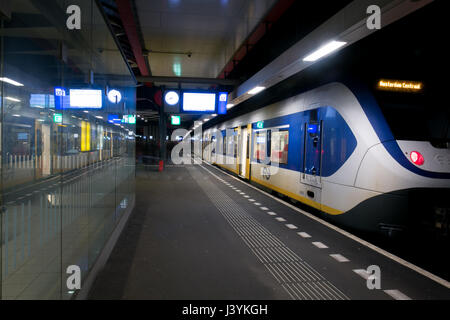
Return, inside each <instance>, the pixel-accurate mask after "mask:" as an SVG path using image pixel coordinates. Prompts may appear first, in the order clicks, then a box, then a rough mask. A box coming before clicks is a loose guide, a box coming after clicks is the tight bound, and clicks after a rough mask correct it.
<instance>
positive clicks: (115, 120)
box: [108, 114, 122, 124]
mask: <svg viewBox="0 0 450 320" xmlns="http://www.w3.org/2000/svg"><path fill="white" fill-rule="evenodd" d="M108 122H109V123H113V124H120V123H122V119H121V118H120V117H119V115H117V114H108Z"/></svg>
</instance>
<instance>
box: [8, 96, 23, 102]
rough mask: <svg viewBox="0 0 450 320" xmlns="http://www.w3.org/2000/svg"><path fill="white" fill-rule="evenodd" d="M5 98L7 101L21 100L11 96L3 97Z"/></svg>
mask: <svg viewBox="0 0 450 320" xmlns="http://www.w3.org/2000/svg"><path fill="white" fill-rule="evenodd" d="M5 99H6V100H9V101H14V102H20V101H21V100H19V99H16V98H11V97H5Z"/></svg>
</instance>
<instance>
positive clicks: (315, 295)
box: [188, 166, 348, 300]
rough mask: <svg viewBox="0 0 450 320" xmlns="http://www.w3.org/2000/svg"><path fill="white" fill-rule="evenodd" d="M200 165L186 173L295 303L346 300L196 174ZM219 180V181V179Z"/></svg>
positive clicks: (334, 288) (308, 266) (243, 211)
mask: <svg viewBox="0 0 450 320" xmlns="http://www.w3.org/2000/svg"><path fill="white" fill-rule="evenodd" d="M200 167H201V168H203V169H204V170H206V171H208V172H209V173H210V174H211V177H212V176H214V177H216V178H218V177H217V176H216V175H215V174H214V173H212V172H211V171H209V170H208V169H206V168H204V167H203V166H191V167H188V170H189V172H190V174H191V175H192V177H193V178H194V179H195V180H196V181H197V183H198V184H199V185H200V187H201V188H202V189H203V191H204V192H205V194H206V195H207V196H208V198H209V199H210V200H211V202H212V203H213V204H214V205H215V206H216V208H217V209H218V210H219V211H220V213H221V214H222V215H223V216H224V218H225V219H226V220H227V221H228V223H229V224H230V225H231V227H232V228H233V229H234V230H235V231H236V233H237V234H238V235H239V236H240V237H241V239H242V240H243V241H244V243H245V244H246V245H247V246H248V247H249V248H250V250H251V251H252V252H253V253H254V254H255V256H256V257H257V258H258V259H259V260H260V261H261V263H262V264H263V265H264V266H265V267H266V268H267V270H268V271H269V272H270V273H271V274H272V275H273V277H274V278H275V279H276V280H277V281H278V283H279V284H280V285H281V286H282V287H283V288H284V290H286V292H287V293H288V294H289V295H290V296H291V297H292V299H294V300H347V299H348V297H347V296H346V295H345V294H344V293H342V292H341V291H340V290H339V289H337V288H336V287H335V286H334V285H333V284H331V283H330V282H329V281H328V280H326V279H325V278H324V277H323V276H322V275H321V274H320V273H318V272H317V271H316V270H314V269H313V268H312V267H311V266H310V265H308V263H306V262H305V261H303V259H301V258H300V257H299V256H298V255H297V254H296V253H295V252H293V251H292V250H290V249H289V248H288V247H286V246H285V245H284V244H283V243H282V242H281V241H280V240H279V239H278V238H277V237H275V236H274V235H273V234H272V233H271V232H270V231H269V230H267V229H266V228H265V227H264V226H262V225H261V224H260V223H259V222H258V221H257V220H255V219H254V218H253V217H252V216H251V215H250V214H248V213H247V212H246V211H245V210H244V209H243V208H242V207H241V206H240V205H238V204H237V203H236V202H235V201H234V200H233V199H231V198H230V197H229V196H228V195H227V194H226V193H225V192H223V191H222V190H220V189H219V188H218V187H217V186H216V185H215V184H214V183H213V182H212V181H211V180H210V179H205V175H204V174H203V173H202V172H200V171H199V169H200ZM219 179H220V178H219Z"/></svg>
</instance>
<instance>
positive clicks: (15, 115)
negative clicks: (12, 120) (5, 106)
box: [12, 114, 20, 118]
mask: <svg viewBox="0 0 450 320" xmlns="http://www.w3.org/2000/svg"><path fill="white" fill-rule="evenodd" d="M12 116H13V117H17V118H20V114H13V115H12Z"/></svg>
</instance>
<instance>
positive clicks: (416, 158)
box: [410, 151, 425, 166]
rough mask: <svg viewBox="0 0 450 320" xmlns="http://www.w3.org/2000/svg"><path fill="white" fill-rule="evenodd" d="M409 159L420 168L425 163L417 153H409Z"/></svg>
mask: <svg viewBox="0 0 450 320" xmlns="http://www.w3.org/2000/svg"><path fill="white" fill-rule="evenodd" d="M410 158H411V161H412V162H413V163H414V164H416V165H418V166H421V165H423V164H424V163H425V159H424V158H423V156H422V154H421V153H420V152H418V151H413V152H411V155H410Z"/></svg>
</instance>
